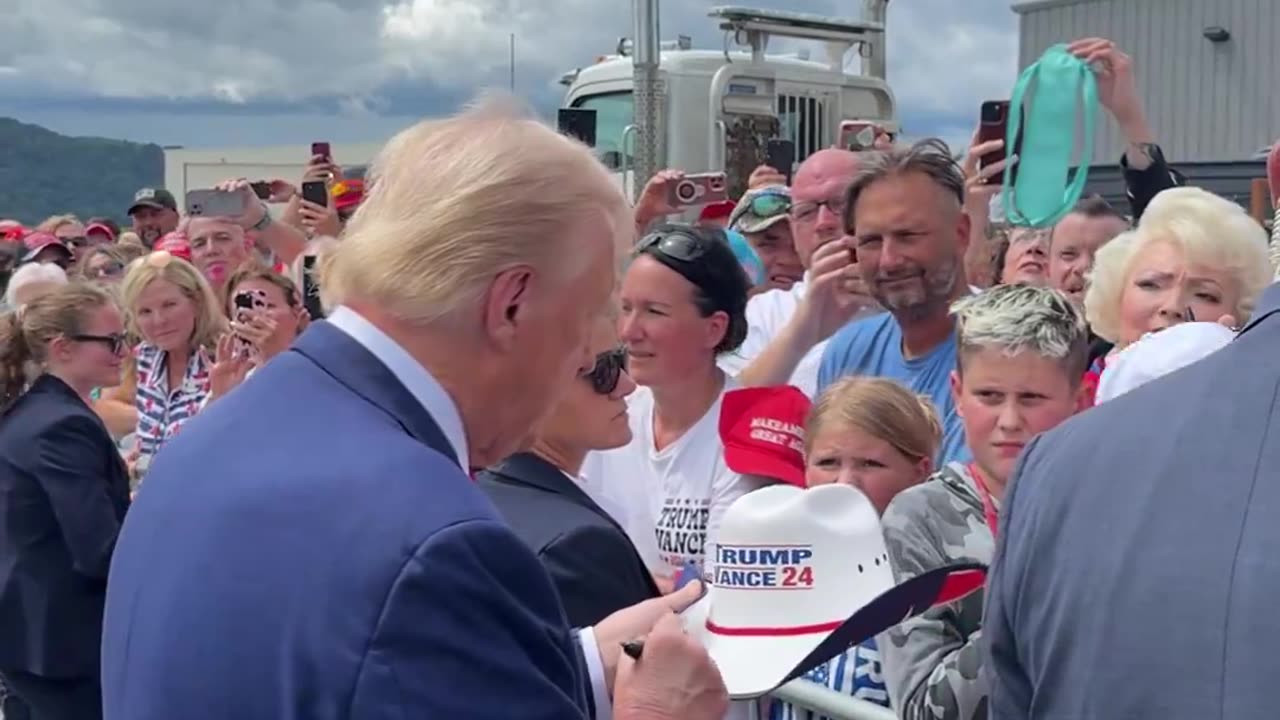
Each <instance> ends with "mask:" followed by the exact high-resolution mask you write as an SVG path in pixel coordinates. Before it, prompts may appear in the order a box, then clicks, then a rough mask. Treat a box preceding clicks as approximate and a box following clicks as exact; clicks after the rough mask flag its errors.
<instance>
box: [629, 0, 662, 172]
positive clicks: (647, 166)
mask: <svg viewBox="0 0 1280 720" xmlns="http://www.w3.org/2000/svg"><path fill="white" fill-rule="evenodd" d="M658 2H659V0H632V9H633V13H634V16H635V17H634V20H635V28H634V33H633V35H634V37H635V40H634V42H633V52H632V55H631V57H632V64H633V65H634V67H635V75H634V83H633V84H634V89H633V100H634V109H633V113H634V119H633V121H632V122H633V124H634V125H635V127H636V133H635V183H634V187H635V188H637V192H638V191H639V188H642V187H644V184H645V183H647V182H648V181H649V178H651V177H653V176H654V174H656V173H657V172H658V170H660V169H661V168H659V167H658V163H659V157H658V152H659V141H660V133H661V127H660V119H661V113H660V111H659V105H660V103H661V96H662V88H661V87H660V86H659V80H658V63H659V61H660V59H661V57H660V55H659V53H660V49H659V47H660V42H659V28H658Z"/></svg>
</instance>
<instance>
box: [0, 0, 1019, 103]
mask: <svg viewBox="0 0 1280 720" xmlns="http://www.w3.org/2000/svg"><path fill="white" fill-rule="evenodd" d="M728 3H729V0H666V1H665V2H663V4H662V10H661V11H662V28H663V36H664V37H665V38H674V37H675V36H676V35H678V34H686V35H692V36H693V37H694V38H695V40H696V41H697V42H698V44H699V45H701V46H706V47H720V46H721V43H722V37H721V35H720V33H719V31H718V30H717V29H716V27H715V26H714V24H713V23H712V22H711V21H710V20H709V19H708V18H707V17H706V11H707V10H708V9H709V8H710V7H712V6H714V5H719V4H728ZM734 4H756V5H770V4H771V5H774V6H777V7H785V8H786V9H788V10H793V11H802V12H814V13H819V14H829V15H840V16H856V15H857V14H858V13H859V12H860V11H861V6H862V3H861V1H860V0H845V1H844V2H830V1H820V0H786V1H785V2H783V1H782V0H772V2H769V1H768V0H758V2H756V3H750V2H742V3H734ZM0 5H5V6H10V7H11V8H12V9H9V8H6V10H5V12H4V14H5V16H6V17H5V20H4V22H0V98H8V99H9V100H10V101H11V102H17V101H19V100H21V99H23V98H26V99H30V100H34V99H40V98H58V99H64V100H65V99H70V100H74V99H75V98H86V99H89V98H114V99H137V100H148V101H155V100H166V99H174V100H209V101H218V102H223V103H230V104H247V105H252V104H253V103H256V102H262V101H267V100H269V101H272V102H276V103H286V104H287V103H290V102H302V101H306V100H308V99H312V98H317V97H325V98H336V99H339V101H340V107H342V108H352V109H354V110H355V111H374V112H395V111H396V109H397V108H396V106H397V104H398V103H400V102H402V101H405V100H406V98H408V97H409V96H411V95H412V93H413V92H414V88H415V86H416V84H417V83H422V84H423V85H424V86H425V87H429V88H434V89H437V90H445V91H451V92H462V93H464V94H465V92H466V91H468V90H471V89H477V88H479V87H482V86H485V85H495V84H501V85H504V84H505V83H506V79H507V73H508V38H509V35H510V34H511V33H515V34H516V36H517V61H518V68H519V78H520V80H519V82H520V85H521V91H522V92H527V93H531V94H538V93H544V94H545V93H555V92H557V90H556V89H555V85H554V82H555V78H556V77H558V75H559V74H560V73H561V72H563V71H565V70H569V69H572V68H573V67H576V66H580V65H583V64H586V63H589V62H591V61H592V60H593V59H594V57H595V56H596V55H599V54H603V53H607V52H609V51H611V49H612V48H613V46H614V44H615V42H616V40H617V38H618V37H620V36H623V35H629V34H630V30H631V28H630V24H631V22H630V13H631V3H630V2H629V0H340V1H339V2H332V1H319V2H317V1H315V0H310V1H307V0H251V1H250V0H228V1H226V2H222V3H211V2H201V3H197V2H185V1H183V0H178V1H177V2H175V1H174V0H3V2H0ZM889 26H890V35H889V73H890V82H891V83H892V84H893V86H894V89H895V92H896V93H897V95H898V98H899V101H900V103H901V104H902V105H904V106H908V107H912V108H915V109H916V110H917V111H920V112H928V113H931V114H965V113H967V112H968V110H970V109H972V110H973V112H974V113H976V110H977V106H978V103H979V102H980V101H981V100H982V99H986V98H987V97H1002V96H1004V95H1007V93H1008V89H1009V87H1010V86H1011V85H1012V83H1013V79H1014V77H1015V76H1016V67H1015V66H1014V65H1015V62H1016V49H1017V48H1016V43H1017V39H1016V33H1015V27H1016V26H1015V21H1014V17H1013V15H1012V13H1011V12H1010V11H1009V7H1008V3H1007V2H1006V0H964V2H960V1H959V0H893V2H892V3H891V4H890V7H889ZM388 88H391V89H390V90H389V89H388ZM3 104H4V102H3V101H0V106H2V105H3ZM970 105H972V108H970V107H969V106H970ZM2 111H3V107H0V112H2Z"/></svg>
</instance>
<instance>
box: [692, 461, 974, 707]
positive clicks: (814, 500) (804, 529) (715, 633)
mask: <svg viewBox="0 0 1280 720" xmlns="http://www.w3.org/2000/svg"><path fill="white" fill-rule="evenodd" d="M707 555H708V570H709V571H710V576H709V581H708V582H707V583H706V585H705V587H706V592H705V594H704V595H703V596H702V598H701V599H699V600H698V601H697V602H695V603H694V604H693V605H691V606H690V607H689V608H688V609H687V610H685V611H684V613H682V614H681V620H682V621H683V623H684V627H685V631H686V632H688V633H689V634H690V635H691V636H693V637H695V638H697V639H698V640H699V641H700V642H701V643H702V644H703V646H704V647H706V649H707V652H708V653H709V654H710V655H711V659H712V660H713V661H714V662H715V664H716V667H717V668H718V669H719V670H720V675H721V677H722V678H723V679H724V684H725V688H726V689H728V691H729V697H730V698H733V699H745V698H755V697H760V696H762V695H765V694H767V693H769V692H771V691H772V690H774V689H775V688H777V687H778V686H779V685H782V684H784V683H786V682H789V681H791V680H794V679H795V678H798V677H800V676H801V675H803V674H804V673H806V672H808V671H809V670H811V669H813V668H815V667H817V666H819V665H822V664H823V663H825V662H827V661H828V660H830V659H832V658H834V657H836V656H838V655H840V654H841V653H843V652H844V651H845V650H847V649H848V648H850V647H852V646H854V645H857V644H858V643H861V642H863V641H865V640H867V639H869V638H871V637H874V636H875V635H877V634H879V633H881V632H884V631H885V630H887V629H889V628H891V627H893V626H894V625H897V624H898V623H901V622H902V621H903V620H906V619H908V618H911V617H915V616H916V615H919V614H920V613H922V612H924V611H925V610H928V609H929V608H931V607H934V606H935V605H941V604H944V603H949V602H954V601H956V600H959V599H960V598H962V597H964V596H966V595H968V594H969V593H972V592H973V591H975V590H977V589H979V588H981V587H982V585H983V583H984V582H985V581H986V569H985V567H984V566H982V565H980V564H977V563H967V564H953V565H945V566H942V567H939V568H937V569H934V570H930V571H928V572H925V573H923V574H921V575H917V576H916V577H914V578H911V579H910V580H907V581H905V582H902V583H897V582H895V581H894V576H893V569H892V568H891V567H890V566H889V551H888V549H887V548H886V547H885V543H884V536H883V534H882V532H881V527H880V516H879V513H877V512H876V509H875V507H874V506H872V504H871V501H870V500H868V499H867V496H866V495H863V494H862V493H861V492H859V491H858V490H857V489H855V488H852V487H849V486H848V485H840V484H830V485H819V486H817V487H814V488H810V489H808V490H802V489H800V488H797V487H794V486H791V485H770V486H768V487H765V488H761V489H760V490H756V491H755V492H750V493H747V494H746V495H743V496H742V497H740V498H738V499H737V500H736V501H734V503H733V504H732V505H730V506H729V508H728V509H727V510H726V511H725V514H724V519H723V520H722V521H721V524H720V532H719V535H718V537H717V540H716V543H715V545H714V547H712V548H708V552H707Z"/></svg>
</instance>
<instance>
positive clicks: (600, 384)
mask: <svg viewBox="0 0 1280 720" xmlns="http://www.w3.org/2000/svg"><path fill="white" fill-rule="evenodd" d="M626 369H627V351H626V350H625V349H624V348H614V349H613V350H607V351H605V352H602V353H600V354H599V355H597V356H596V364H595V366H594V367H592V368H591V370H590V371H588V372H587V373H585V374H584V375H583V376H582V379H583V380H586V381H587V382H589V383H591V389H592V390H594V391H596V392H597V393H599V394H601V395H608V394H610V393H612V392H613V391H614V390H617V389H618V381H619V380H621V379H622V371H623V370H626Z"/></svg>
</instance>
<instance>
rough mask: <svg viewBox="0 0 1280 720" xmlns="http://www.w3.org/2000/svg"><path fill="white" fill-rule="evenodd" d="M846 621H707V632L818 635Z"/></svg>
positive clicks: (751, 635)
mask: <svg viewBox="0 0 1280 720" xmlns="http://www.w3.org/2000/svg"><path fill="white" fill-rule="evenodd" d="M844 623H845V621H844V620H836V621H835V622H827V623H818V624H816V625H791V626H789V627H734V628H731V627H725V626H723V625H717V624H715V623H713V622H711V621H710V620H708V621H707V632H709V633H712V634H713V635H727V636H730V637H794V636H796V635H816V634H818V633H825V632H832V631H833V630H835V629H837V628H839V627H840V626H841V625H843V624H844Z"/></svg>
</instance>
